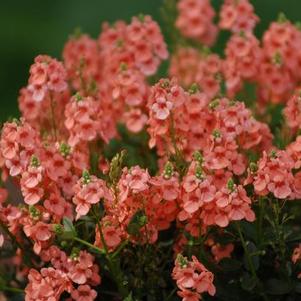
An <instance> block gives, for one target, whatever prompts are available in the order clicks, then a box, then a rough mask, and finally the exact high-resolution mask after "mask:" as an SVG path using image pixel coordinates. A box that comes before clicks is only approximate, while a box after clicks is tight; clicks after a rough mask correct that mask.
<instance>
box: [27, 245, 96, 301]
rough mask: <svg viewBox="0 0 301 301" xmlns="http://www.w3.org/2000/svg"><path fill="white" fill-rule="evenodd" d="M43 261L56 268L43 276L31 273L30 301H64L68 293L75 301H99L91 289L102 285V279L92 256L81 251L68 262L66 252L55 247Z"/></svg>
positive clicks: (49, 269)
mask: <svg viewBox="0 0 301 301" xmlns="http://www.w3.org/2000/svg"><path fill="white" fill-rule="evenodd" d="M42 258H43V260H44V261H45V262H51V264H52V266H53V267H48V268H42V269H41V271H40V272H39V271H37V270H35V269H31V270H30V271H29V275H28V280H29V283H28V285H27V287H26V289H25V292H26V298H25V300H26V301H33V300H41V301H49V300H60V297H61V295H62V294H63V293H64V292H68V293H70V294H71V297H72V299H73V300H79V301H81V300H85V301H93V300H95V298H96V296H97V293H96V291H95V290H93V289H92V288H91V286H96V285H99V284H100V282H101V278H100V277H99V268H98V266H97V265H96V264H94V257H93V256H92V255H91V254H89V253H88V252H86V251H80V252H79V253H78V254H76V253H74V254H72V257H71V258H68V257H67V255H66V254H65V253H64V252H63V251H61V250H60V249H58V248H57V247H55V246H52V247H50V248H49V249H48V250H45V251H44V252H43V254H42ZM76 286H77V287H76Z"/></svg>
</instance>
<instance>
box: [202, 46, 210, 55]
mask: <svg viewBox="0 0 301 301" xmlns="http://www.w3.org/2000/svg"><path fill="white" fill-rule="evenodd" d="M201 53H202V55H204V56H208V55H209V54H211V49H210V48H209V47H208V46H203V47H202V49H201Z"/></svg>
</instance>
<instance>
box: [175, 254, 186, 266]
mask: <svg viewBox="0 0 301 301" xmlns="http://www.w3.org/2000/svg"><path fill="white" fill-rule="evenodd" d="M176 260H177V262H178V263H179V265H180V267H181V268H182V269H183V268H186V267H187V265H188V260H187V258H186V257H184V256H183V255H182V254H178V255H177V259H176Z"/></svg>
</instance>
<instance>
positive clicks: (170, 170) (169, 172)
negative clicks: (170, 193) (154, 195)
mask: <svg viewBox="0 0 301 301" xmlns="http://www.w3.org/2000/svg"><path fill="white" fill-rule="evenodd" d="M173 174H174V167H173V165H172V163H171V162H169V161H168V162H167V163H166V164H165V167H164V171H163V177H164V179H166V180H168V179H170V178H171V177H172V176H173Z"/></svg>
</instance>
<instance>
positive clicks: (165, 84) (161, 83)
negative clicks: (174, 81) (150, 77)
mask: <svg viewBox="0 0 301 301" xmlns="http://www.w3.org/2000/svg"><path fill="white" fill-rule="evenodd" d="M160 86H161V88H163V89H167V88H168V87H169V80H168V79H164V80H162V81H161V82H160Z"/></svg>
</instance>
